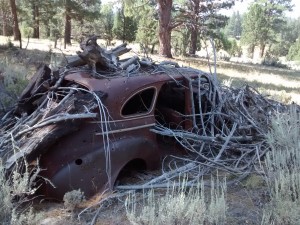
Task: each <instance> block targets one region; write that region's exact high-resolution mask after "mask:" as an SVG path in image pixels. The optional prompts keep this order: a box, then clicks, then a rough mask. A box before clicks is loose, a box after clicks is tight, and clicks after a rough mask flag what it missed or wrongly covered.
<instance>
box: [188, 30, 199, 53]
mask: <svg viewBox="0 0 300 225" xmlns="http://www.w3.org/2000/svg"><path fill="white" fill-rule="evenodd" d="M197 41H198V30H197V29H195V28H193V29H192V30H191V43H190V49H189V54H190V55H195V54H196V50H197Z"/></svg>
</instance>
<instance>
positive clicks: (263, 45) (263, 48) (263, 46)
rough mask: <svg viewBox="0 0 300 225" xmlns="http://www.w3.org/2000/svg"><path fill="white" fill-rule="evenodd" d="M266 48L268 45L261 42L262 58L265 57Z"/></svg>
mask: <svg viewBox="0 0 300 225" xmlns="http://www.w3.org/2000/svg"><path fill="white" fill-rule="evenodd" d="M265 48H266V45H265V44H261V46H260V50H261V51H260V58H263V57H264V54H265Z"/></svg>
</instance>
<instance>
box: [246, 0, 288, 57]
mask: <svg viewBox="0 0 300 225" xmlns="http://www.w3.org/2000/svg"><path fill="white" fill-rule="evenodd" d="M291 8H292V5H291V0H257V1H255V2H254V3H252V4H251V5H250V8H249V11H248V13H247V14H246V15H245V18H244V21H243V34H242V42H243V43H245V44H249V45H250V46H251V48H252V50H253V49H254V47H255V46H259V47H260V49H261V54H260V55H261V57H263V56H264V53H265V47H266V45H267V44H272V43H276V34H277V33H278V31H280V30H281V29H282V27H283V25H284V24H285V21H286V20H285V16H284V12H285V11H288V10H291Z"/></svg>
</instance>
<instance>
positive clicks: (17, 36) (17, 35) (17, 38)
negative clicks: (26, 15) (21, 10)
mask: <svg viewBox="0 0 300 225" xmlns="http://www.w3.org/2000/svg"><path fill="white" fill-rule="evenodd" d="M9 2H10V8H11V13H12V15H13V20H14V40H15V41H19V42H20V48H22V39H21V32H20V29H19V21H18V14H17V7H16V1H15V0H9Z"/></svg>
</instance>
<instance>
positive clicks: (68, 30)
mask: <svg viewBox="0 0 300 225" xmlns="http://www.w3.org/2000/svg"><path fill="white" fill-rule="evenodd" d="M64 42H65V44H64V45H65V46H64V47H65V48H66V47H67V45H70V44H71V17H70V9H69V8H68V7H66V17H65V37H64Z"/></svg>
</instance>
